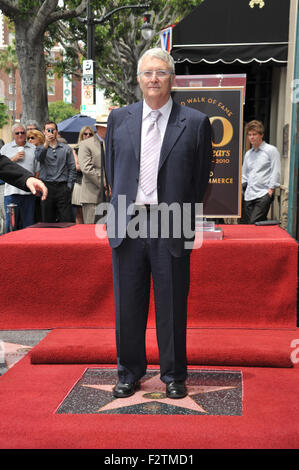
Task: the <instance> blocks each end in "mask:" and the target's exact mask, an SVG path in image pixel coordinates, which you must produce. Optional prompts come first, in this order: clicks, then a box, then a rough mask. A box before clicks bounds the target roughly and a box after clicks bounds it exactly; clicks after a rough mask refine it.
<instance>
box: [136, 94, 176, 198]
mask: <svg viewBox="0 0 299 470" xmlns="http://www.w3.org/2000/svg"><path fill="white" fill-rule="evenodd" d="M171 109H172V98H171V97H170V98H169V100H168V101H167V103H166V104H165V105H164V106H162V108H160V109H159V111H160V113H161V116H160V118H159V120H158V123H157V125H158V128H159V131H160V136H161V148H162V143H163V139H164V135H165V131H166V127H167V123H168V119H169V116H170V113H171ZM151 111H152V109H151V108H150V107H149V106H148V105H147V104H146V102H145V101H143V113H142V128H141V147H140V149H141V151H142V146H143V142H144V136H145V135H146V132H147V130H148V128H149V126H150V124H151V119H150V113H151ZM140 158H141V155H140ZM159 161H160V154H159V155H157V160H156V168H155V171H156V174H157V179H158V167H159ZM136 204H158V191H157V188H156V189H155V191H153V192H152V193H151V194H150V195H148V196H147V195H146V194H144V192H143V191H142V188H141V186H140V178H139V184H138V189H137V196H136Z"/></svg>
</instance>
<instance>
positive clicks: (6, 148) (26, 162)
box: [1, 140, 40, 196]
mask: <svg viewBox="0 0 299 470" xmlns="http://www.w3.org/2000/svg"><path fill="white" fill-rule="evenodd" d="M22 147H24V152H25V156H24V159H23V160H18V161H17V162H16V163H17V165H20V166H22V167H23V168H25V169H26V170H28V171H30V173H33V174H35V173H36V172H38V171H39V169H40V164H39V163H38V161H37V160H36V158H35V148H36V147H35V145H33V144H31V143H30V142H25V144H24V145H23V146H22ZM18 148H19V146H18V145H17V144H16V142H15V141H14V140H13V141H12V142H8V143H7V144H5V145H3V147H2V148H1V154H2V155H5V156H6V157H8V158H10V159H12V158H13V157H14V156H15V155H16V154H17V153H18ZM12 194H20V195H22V196H28V195H30V194H31V193H30V192H28V191H23V190H22V189H19V188H16V187H15V186H12V185H11V184H8V183H5V187H4V195H5V196H11V195H12Z"/></svg>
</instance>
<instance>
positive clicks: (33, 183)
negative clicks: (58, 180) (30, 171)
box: [26, 176, 48, 201]
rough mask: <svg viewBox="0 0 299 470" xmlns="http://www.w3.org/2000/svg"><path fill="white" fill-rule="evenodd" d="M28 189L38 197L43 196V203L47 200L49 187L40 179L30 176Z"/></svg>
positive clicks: (27, 184) (27, 182) (27, 183)
mask: <svg viewBox="0 0 299 470" xmlns="http://www.w3.org/2000/svg"><path fill="white" fill-rule="evenodd" d="M26 186H27V188H28V189H29V190H30V191H31V192H32V194H34V195H36V196H40V195H41V196H42V198H41V199H42V201H44V200H45V199H46V198H47V195H48V188H47V186H46V185H45V184H44V183H43V182H42V181H41V180H39V179H37V178H34V177H33V176H30V177H29V178H28V179H27V181H26Z"/></svg>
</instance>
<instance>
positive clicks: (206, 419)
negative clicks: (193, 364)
mask: <svg viewBox="0 0 299 470" xmlns="http://www.w3.org/2000/svg"><path fill="white" fill-rule="evenodd" d="M86 367H88V366H87V365H83V364H82V365H32V364H31V363H30V358H29V357H28V356H27V357H25V358H24V359H23V360H21V361H20V362H19V363H17V364H16V365H15V366H14V367H13V368H12V369H10V370H9V371H8V372H7V373H6V374H4V375H3V376H2V377H0V416H1V420H0V448H1V449H298V446H299V428H298V420H299V410H298V383H299V369H298V368H297V367H295V368H291V369H290V368H284V369H277V368H275V369H274V368H242V369H237V370H241V371H242V375H243V415H242V416H195V415H188V416H179V415H175V416H174V415H172V416H167V415H163V416H159V415H127V414H125V415H107V414H106V415H103V414H101V415H97V414H88V415H84V414H83V415H77V414H76V415H66V414H56V410H57V407H58V406H59V405H60V404H61V403H62V401H63V400H64V398H65V397H66V395H67V394H68V393H69V391H70V390H71V389H72V387H73V386H74V384H75V383H76V382H77V381H78V380H79V379H80V378H81V376H82V374H83V372H84V370H85V369H86ZM219 369H220V368H219ZM231 369H232V368H231Z"/></svg>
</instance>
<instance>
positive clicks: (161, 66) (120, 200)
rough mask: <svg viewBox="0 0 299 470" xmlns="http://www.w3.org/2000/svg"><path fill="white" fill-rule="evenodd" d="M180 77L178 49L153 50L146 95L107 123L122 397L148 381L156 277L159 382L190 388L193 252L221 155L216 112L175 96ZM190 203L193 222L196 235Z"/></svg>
mask: <svg viewBox="0 0 299 470" xmlns="http://www.w3.org/2000/svg"><path fill="white" fill-rule="evenodd" d="M174 79H175V64H174V60H173V58H172V57H171V56H170V54H168V53H167V52H166V51H163V50H162V49H160V48H153V49H149V50H147V51H146V52H145V53H144V55H143V56H142V57H141V58H140V59H139V62H138V69H137V80H138V83H139V86H140V89H141V91H142V93H143V100H142V101H139V102H137V103H134V104H131V105H128V106H124V107H122V108H119V109H113V110H112V111H111V113H110V116H109V120H108V126H107V135H106V139H105V142H106V174H107V180H108V184H109V185H110V187H111V191H112V197H111V206H110V208H109V209H108V215H107V234H108V237H109V242H110V246H111V247H112V266H113V284H114V295H115V329H116V349H117V367H118V382H117V383H116V385H115V387H114V390H113V395H114V396H115V397H116V398H127V397H129V396H131V395H133V394H134V393H135V391H136V390H138V389H139V388H140V387H141V388H142V386H143V385H142V383H140V379H141V378H142V377H143V376H144V375H145V373H146V369H147V357H146V326H147V317H148V310H149V300H150V289H151V279H152V281H153V291H154V300H155V313H156V330H157V340H158V341H157V342H158V349H159V362H160V379H161V381H162V382H163V383H164V384H165V389H166V390H165V391H166V397H167V398H170V399H181V398H184V397H185V396H186V394H187V393H188V390H187V387H186V385H185V380H186V378H187V355H186V324H187V300H188V292H189V285H190V251H191V249H192V247H193V241H194V236H195V210H196V203H201V202H202V200H203V196H204V193H205V191H206V188H207V186H208V181H209V172H210V165H211V159H212V155H213V153H212V145H211V125H210V121H209V118H208V116H207V115H205V114H203V113H201V112H200V111H198V110H196V109H192V108H191V107H188V106H182V105H180V104H178V103H176V102H175V101H174V100H173V99H172V96H171V89H172V86H173V84H174ZM133 205H134V207H132V206H133ZM158 206H160V209H159V207H158ZM174 207H175V208H176V209H177V210H174ZM162 208H163V209H167V208H168V209H169V211H168V214H167V210H165V212H164V214H163V211H162ZM185 210H186V212H188V213H189V214H188V216H187V219H188V217H189V215H190V219H191V220H190V222H191V224H192V231H189V234H187V233H186V234H185V227H186V220H184V219H186V218H185V215H186V214H184V212H185ZM134 213H135V215H136V213H137V216H136V217H137V221H138V223H136V222H135V220H136V218H135V217H134V218H132V216H134ZM160 214H161V216H160ZM167 215H168V217H167ZM134 219H135V220H134ZM190 222H189V220H188V223H190ZM188 226H189V225H188ZM138 227H139V229H138ZM167 227H168V230H165V228H167ZM138 230H139V233H138ZM163 231H164V235H163ZM190 232H191V233H190Z"/></svg>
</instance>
